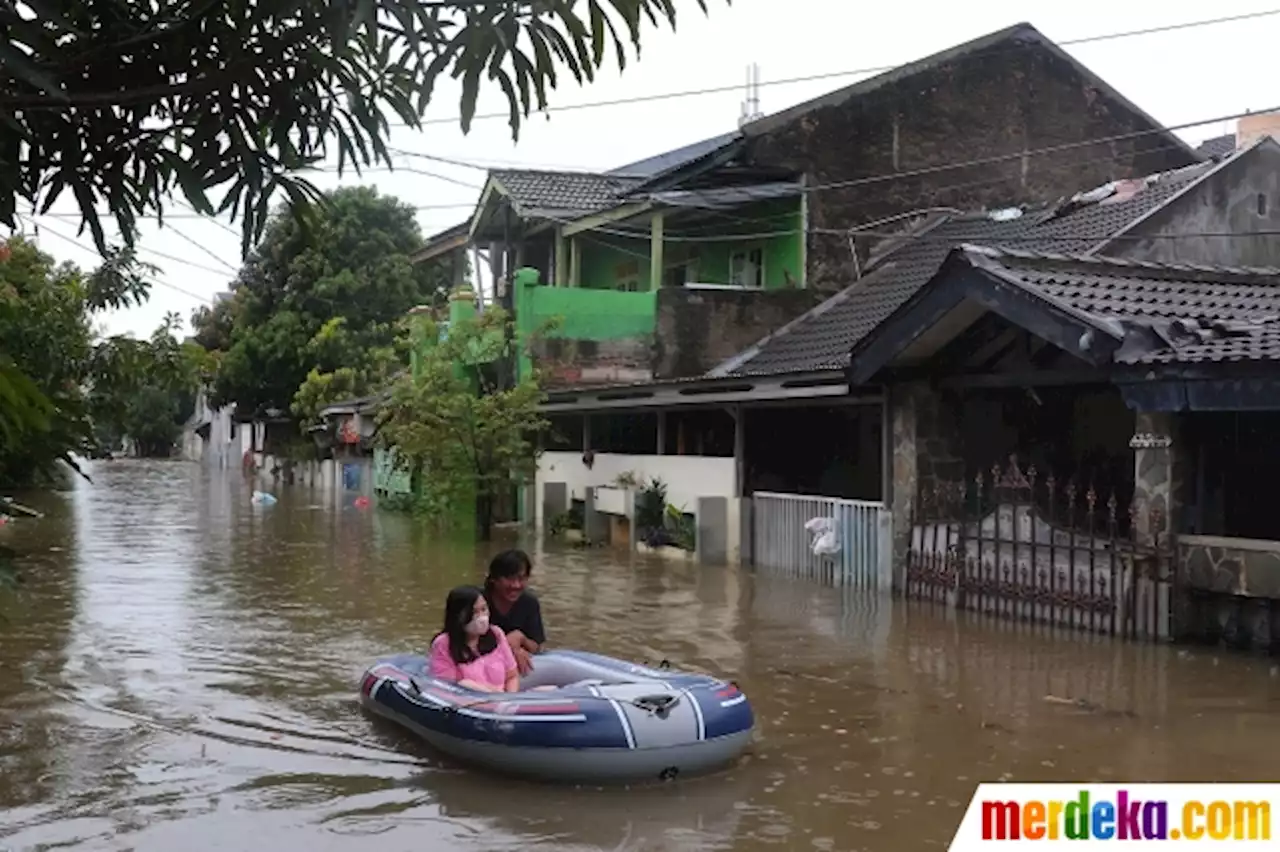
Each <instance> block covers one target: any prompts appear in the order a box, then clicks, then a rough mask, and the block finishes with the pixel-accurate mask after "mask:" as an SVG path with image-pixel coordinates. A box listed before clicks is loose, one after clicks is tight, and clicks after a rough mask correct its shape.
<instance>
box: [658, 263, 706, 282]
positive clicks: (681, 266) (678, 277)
mask: <svg viewBox="0 0 1280 852" xmlns="http://www.w3.org/2000/svg"><path fill="white" fill-rule="evenodd" d="M697 280H698V261H697V260H685V261H681V262H680V263H674V264H672V265H670V266H668V267H667V268H666V269H665V270H663V273H662V286H663V287H683V286H684V285H686V284H688V283H689V282H691V281H697Z"/></svg>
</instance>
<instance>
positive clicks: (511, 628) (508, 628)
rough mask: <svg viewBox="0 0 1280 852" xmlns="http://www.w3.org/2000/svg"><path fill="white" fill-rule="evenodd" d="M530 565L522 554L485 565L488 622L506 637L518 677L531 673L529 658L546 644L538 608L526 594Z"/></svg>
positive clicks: (509, 552)
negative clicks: (514, 660)
mask: <svg viewBox="0 0 1280 852" xmlns="http://www.w3.org/2000/svg"><path fill="white" fill-rule="evenodd" d="M532 573H533V562H532V561H531V560H530V559H529V554H527V553H525V552H524V551H523V550H504V551H503V552H502V553H499V554H498V555H497V556H495V557H493V559H492V560H491V561H490V562H489V575H488V576H487V577H486V578H485V581H484V596H485V599H486V600H487V601H488V603H489V620H490V622H491V623H493V624H494V625H496V626H497V627H499V628H501V629H502V632H503V633H504V634H506V637H507V643H508V644H509V645H510V646H511V652H512V653H513V654H515V657H516V666H517V667H518V668H519V671H520V674H521V675H522V676H523V675H527V674H528V673H529V672H530V671H532V670H533V659H532V656H533V655H534V654H536V653H538V651H539V649H541V647H542V646H543V645H544V644H546V641H547V632H546V629H545V628H544V627H543V626H542V605H541V604H540V603H539V602H538V596H537V595H535V594H534V593H533V592H531V591H529V588H528V585H529V575H530V574H532Z"/></svg>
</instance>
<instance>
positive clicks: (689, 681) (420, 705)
mask: <svg viewBox="0 0 1280 852" xmlns="http://www.w3.org/2000/svg"><path fill="white" fill-rule="evenodd" d="M426 666H427V660H426V658H425V657H423V656H421V655H415V654H400V655H397V656H393V657H386V658H384V659H382V660H379V661H378V662H376V663H374V665H373V666H372V667H370V668H369V670H368V671H367V672H365V675H364V679H363V680H362V681H361V684H360V702H361V704H363V705H364V706H365V707H366V708H368V709H369V710H371V711H372V712H374V713H377V714H378V715H380V716H383V717H385V718H387V719H390V720H391V721H393V722H396V723H397V724H399V725H401V726H403V727H405V728H407V729H409V730H410V731H412V732H413V733H415V734H417V735H418V736H420V737H422V738H423V739H424V740H426V741H427V742H428V743H429V744H430V745H432V746H434V747H435V748H437V749H439V750H440V751H442V752H444V753H445V754H448V755H450V756H452V757H454V758H457V759H458V760H461V761H465V762H468V763H472V764H475V765H478V766H481V767H483V768H486V769H492V770H496V771H499V772H502V773H504V774H509V775H519V776H523V777H527V778H535V779H540V780H547V781H561V782H566V783H573V784H596V783H611V782H637V781H646V780H659V779H663V780H665V779H670V778H674V777H676V776H686V775H696V774H699V773H703V772H709V771H712V770H715V769H718V768H721V767H723V766H726V765H727V764H729V763H732V762H733V761H734V760H735V759H736V758H737V757H738V756H739V755H741V754H742V752H743V750H744V749H745V748H746V747H747V744H748V743H749V742H750V739H751V732H752V729H753V727H754V725H755V717H754V715H753V713H752V710H751V704H750V702H749V701H747V696H746V695H744V694H743V693H742V691H741V690H739V689H738V687H737V686H736V685H734V684H732V683H727V682H725V681H722V680H718V679H716V678H713V677H709V676H707V675H700V674H691V673H685V672H678V671H674V670H671V669H655V668H649V667H647V666H639V665H634V664H632V663H627V662H624V661H622V660H615V659H613V658H611V657H604V656H601V655H598V654H589V653H585V652H582V651H547V652H544V653H541V654H539V655H537V656H536V657H535V658H534V670H533V671H532V672H530V673H529V675H528V676H527V677H524V678H522V679H521V686H523V687H524V688H525V691H521V692H505V693H486V692H474V691H472V690H469V689H465V688H463V687H460V686H458V685H457V684H456V683H453V682H450V681H445V680H439V679H437V678H433V677H431V676H430V675H429V674H427V670H426ZM539 686H556V687H559V688H557V689H555V690H550V691H536V690H535V688H536V687H539Z"/></svg>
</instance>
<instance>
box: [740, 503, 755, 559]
mask: <svg viewBox="0 0 1280 852" xmlns="http://www.w3.org/2000/svg"><path fill="white" fill-rule="evenodd" d="M755 518H756V516H755V504H754V503H753V502H752V500H751V498H750V497H742V498H740V499H739V500H738V561H739V562H741V563H742V564H743V565H754V564H756V539H755V535H756V527H755Z"/></svg>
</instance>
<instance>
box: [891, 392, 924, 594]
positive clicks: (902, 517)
mask: <svg viewBox="0 0 1280 852" xmlns="http://www.w3.org/2000/svg"><path fill="white" fill-rule="evenodd" d="M885 404H886V405H887V406H888V408H889V421H890V427H891V434H890V435H888V436H887V437H888V440H890V441H891V444H890V446H891V447H892V457H891V459H890V475H889V488H890V490H889V494H888V495H887V497H888V503H889V511H890V514H891V515H892V516H893V585H894V588H895V590H905V589H906V566H907V551H908V549H909V548H910V547H911V522H912V520H913V519H912V511H913V509H914V504H915V498H916V491H917V488H918V482H919V474H918V470H917V456H916V405H915V398H914V397H913V395H912V394H911V393H910V392H909V390H908V388H906V387H905V386H895V387H891V388H889V389H887V390H886V393H885Z"/></svg>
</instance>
